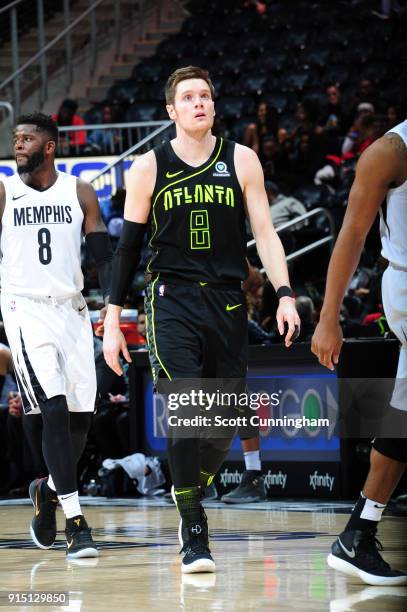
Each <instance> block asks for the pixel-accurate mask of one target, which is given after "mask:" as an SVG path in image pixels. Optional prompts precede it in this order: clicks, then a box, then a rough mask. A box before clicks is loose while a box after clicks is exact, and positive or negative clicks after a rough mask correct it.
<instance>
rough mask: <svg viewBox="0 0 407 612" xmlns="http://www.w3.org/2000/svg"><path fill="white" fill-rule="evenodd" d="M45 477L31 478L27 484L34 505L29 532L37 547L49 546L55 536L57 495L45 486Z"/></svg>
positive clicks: (44, 547)
mask: <svg viewBox="0 0 407 612" xmlns="http://www.w3.org/2000/svg"><path fill="white" fill-rule="evenodd" d="M47 479H48V478H47V477H45V478H37V479H36V480H33V481H32V483H31V484H30V486H29V489H28V491H29V495H30V498H31V501H32V503H33V506H34V517H33V519H32V521H31V525H30V534H31V538H32V540H33V542H34V543H35V544H36V545H37V546H38V548H43V549H46V548H51V546H52V545H53V544H54V542H55V538H56V537H57V521H56V517H55V514H56V510H57V506H58V497H57V494H56V493H55V491H52V490H51V489H50V488H49V487H48V486H47Z"/></svg>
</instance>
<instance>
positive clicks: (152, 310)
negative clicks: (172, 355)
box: [151, 274, 172, 380]
mask: <svg viewBox="0 0 407 612" xmlns="http://www.w3.org/2000/svg"><path fill="white" fill-rule="evenodd" d="M159 276H160V275H159V274H158V275H157V278H155V279H154V281H153V284H152V286H151V324H152V327H153V342H154V349H155V354H156V355H157V359H158V361H159V363H160V366H161V367H162V369H163V370H164V372H165V373H166V375H167V376H168V378H169V380H172V378H171V376H170V375H169V373H168V371H167V369H166V368H165V366H164V364H163V362H162V361H161V359H160V356H159V354H158V349H157V342H156V339H155V325H154V287H155V284H156V282H157V281H158V277H159Z"/></svg>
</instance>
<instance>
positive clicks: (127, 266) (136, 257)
mask: <svg viewBox="0 0 407 612" xmlns="http://www.w3.org/2000/svg"><path fill="white" fill-rule="evenodd" d="M146 227H147V224H146V223H136V222H135V221H127V219H125V220H124V223H123V229H122V233H121V236H120V240H119V244H118V245H117V249H116V253H115V254H114V259H113V267H112V287H111V292H110V298H109V303H110V304H114V305H115V306H123V304H124V301H125V299H126V296H127V292H128V290H129V287H130V283H131V281H132V280H133V277H134V275H135V273H136V270H137V266H138V264H139V262H140V253H141V247H142V246H143V238H144V233H145V230H146Z"/></svg>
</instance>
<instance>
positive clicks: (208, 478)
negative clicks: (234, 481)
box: [200, 470, 215, 488]
mask: <svg viewBox="0 0 407 612" xmlns="http://www.w3.org/2000/svg"><path fill="white" fill-rule="evenodd" d="M200 477H201V486H202V487H204V488H205V487H209V485H210V484H212V481H213V479H214V478H215V474H209V472H205V470H201V471H200Z"/></svg>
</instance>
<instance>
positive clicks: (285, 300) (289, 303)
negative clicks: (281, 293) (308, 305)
mask: <svg viewBox="0 0 407 612" xmlns="http://www.w3.org/2000/svg"><path fill="white" fill-rule="evenodd" d="M276 319H277V327H278V331H279V332H280V336H282V335H283V334H284V323H287V325H288V331H287V335H286V337H285V339H284V344H285V345H286V347H287V348H288V347H289V346H291V345H292V343H293V342H292V341H293V340H295V338H293V334H294V332H295V331H296V330H295V326H296V325H297V327H298V333H297V335H298V334H299V332H300V327H301V320H300V317H299V316H298V312H297V309H296V307H295V299H294V298H290V297H288V296H285V297H282V298H280V303H279V305H278V309H277V314H276Z"/></svg>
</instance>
